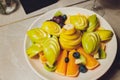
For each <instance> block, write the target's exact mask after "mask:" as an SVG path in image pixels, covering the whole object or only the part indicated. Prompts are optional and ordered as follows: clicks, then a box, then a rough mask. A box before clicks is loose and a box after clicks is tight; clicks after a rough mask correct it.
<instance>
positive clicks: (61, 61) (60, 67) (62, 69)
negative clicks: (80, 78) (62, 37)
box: [55, 50, 67, 75]
mask: <svg viewBox="0 0 120 80" xmlns="http://www.w3.org/2000/svg"><path fill="white" fill-rule="evenodd" d="M66 57H67V51H66V50H63V51H61V53H60V56H59V57H58V60H57V65H56V71H55V72H56V73H58V74H61V75H65V74H66V68H67V63H66V62H65V58H66Z"/></svg>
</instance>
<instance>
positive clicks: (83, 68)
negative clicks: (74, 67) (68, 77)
mask: <svg viewBox="0 0 120 80" xmlns="http://www.w3.org/2000/svg"><path fill="white" fill-rule="evenodd" d="M79 71H80V72H82V73H86V72H87V71H88V69H87V68H86V66H85V65H83V64H81V65H80V67H79Z"/></svg>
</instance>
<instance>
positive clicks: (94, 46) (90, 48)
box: [82, 32, 100, 54]
mask: <svg viewBox="0 0 120 80" xmlns="http://www.w3.org/2000/svg"><path fill="white" fill-rule="evenodd" d="M99 44H100V37H99V35H98V34H97V33H95V32H85V33H84V34H83V36H82V46H83V48H84V50H85V52H86V53H88V54H92V53H93V52H94V51H96V50H98V48H99Z"/></svg>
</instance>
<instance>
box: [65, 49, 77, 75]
mask: <svg viewBox="0 0 120 80" xmlns="http://www.w3.org/2000/svg"><path fill="white" fill-rule="evenodd" d="M74 52H76V50H72V51H70V52H69V56H68V57H69V62H68V64H67V73H66V76H71V77H75V76H77V75H78V73H79V65H77V64H75V58H74V57H73V54H74Z"/></svg>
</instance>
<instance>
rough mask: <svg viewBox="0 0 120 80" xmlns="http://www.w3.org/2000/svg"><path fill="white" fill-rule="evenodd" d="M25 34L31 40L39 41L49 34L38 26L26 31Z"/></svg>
mask: <svg viewBox="0 0 120 80" xmlns="http://www.w3.org/2000/svg"><path fill="white" fill-rule="evenodd" d="M27 35H28V37H29V38H30V40H31V41H32V42H41V41H42V40H43V39H44V38H46V37H50V35H49V34H47V33H46V32H45V31H43V30H42V29H40V28H35V29H31V30H29V31H27Z"/></svg>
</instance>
